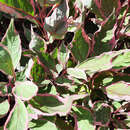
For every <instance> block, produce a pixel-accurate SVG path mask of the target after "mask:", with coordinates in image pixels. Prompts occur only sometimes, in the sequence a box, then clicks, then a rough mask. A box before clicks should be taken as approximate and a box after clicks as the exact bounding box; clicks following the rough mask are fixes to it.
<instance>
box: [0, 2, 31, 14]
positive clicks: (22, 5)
mask: <svg viewBox="0 0 130 130" xmlns="http://www.w3.org/2000/svg"><path fill="white" fill-rule="evenodd" d="M0 2H1V3H4V4H6V5H7V6H10V7H13V8H17V9H19V10H22V11H24V12H26V13H29V14H30V15H34V11H33V7H32V5H31V4H30V2H29V0H0ZM3 11H4V10H3Z"/></svg>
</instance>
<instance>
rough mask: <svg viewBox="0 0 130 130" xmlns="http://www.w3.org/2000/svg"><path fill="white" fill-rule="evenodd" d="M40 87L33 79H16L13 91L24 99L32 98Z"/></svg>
mask: <svg viewBox="0 0 130 130" xmlns="http://www.w3.org/2000/svg"><path fill="white" fill-rule="evenodd" d="M37 91H38V87H37V86H36V85H35V84H34V83H33V82H31V81H21V82H20V81H16V82H15V87H14V89H13V92H14V94H15V95H16V96H18V97H19V98H20V99H22V100H30V99H31V98H32V97H33V96H35V95H36V94H37Z"/></svg>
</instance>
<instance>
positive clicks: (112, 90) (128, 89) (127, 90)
mask: <svg viewBox="0 0 130 130" xmlns="http://www.w3.org/2000/svg"><path fill="white" fill-rule="evenodd" d="M106 93H107V96H108V97H109V98H111V99H113V100H116V101H122V100H126V101H130V83H127V82H124V81H119V82H117V83H114V84H111V85H109V86H107V87H106Z"/></svg>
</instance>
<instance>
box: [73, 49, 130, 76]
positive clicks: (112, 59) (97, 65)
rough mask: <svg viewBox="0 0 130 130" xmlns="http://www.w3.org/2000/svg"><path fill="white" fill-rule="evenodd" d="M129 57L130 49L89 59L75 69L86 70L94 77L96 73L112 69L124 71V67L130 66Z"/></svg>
mask: <svg viewBox="0 0 130 130" xmlns="http://www.w3.org/2000/svg"><path fill="white" fill-rule="evenodd" d="M129 55H130V51H129V49H128V50H127V49H124V50H120V51H112V52H107V53H103V54H101V55H99V56H96V57H92V58H88V59H87V60H85V61H84V62H82V63H80V64H79V65H77V66H76V67H75V68H77V69H81V70H84V71H85V72H86V73H87V74H88V75H90V76H93V74H94V73H97V72H101V71H105V70H109V69H111V68H113V69H122V68H123V67H128V66H130V58H129ZM118 56H119V58H118Z"/></svg>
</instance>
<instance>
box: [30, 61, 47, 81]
mask: <svg viewBox="0 0 130 130" xmlns="http://www.w3.org/2000/svg"><path fill="white" fill-rule="evenodd" d="M31 77H32V78H33V82H35V83H40V82H42V81H43V80H44V78H45V71H44V69H43V67H42V66H41V65H40V64H38V63H37V60H36V59H35V60H34V63H33V66H31Z"/></svg>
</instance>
